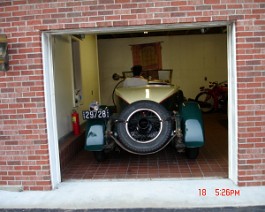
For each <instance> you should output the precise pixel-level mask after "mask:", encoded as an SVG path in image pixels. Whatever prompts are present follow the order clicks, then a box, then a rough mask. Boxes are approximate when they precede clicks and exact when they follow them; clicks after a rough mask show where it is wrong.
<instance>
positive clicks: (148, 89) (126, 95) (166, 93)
mask: <svg viewBox="0 0 265 212" xmlns="http://www.w3.org/2000/svg"><path fill="white" fill-rule="evenodd" d="M178 90H179V87H177V86H174V85H145V86H141V87H119V88H116V90H115V95H116V96H118V97H120V98H122V99H123V100H124V101H126V102H127V103H129V104H131V103H133V102H136V101H139V100H150V101H154V102H157V103H161V102H162V101H163V100H165V99H167V98H168V97H170V96H172V95H173V94H174V93H176V92H177V91H178Z"/></svg>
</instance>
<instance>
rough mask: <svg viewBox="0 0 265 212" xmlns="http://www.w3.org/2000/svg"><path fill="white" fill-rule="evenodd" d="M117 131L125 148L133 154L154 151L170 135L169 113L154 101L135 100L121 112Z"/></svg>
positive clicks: (162, 144) (163, 144)
mask: <svg viewBox="0 0 265 212" xmlns="http://www.w3.org/2000/svg"><path fill="white" fill-rule="evenodd" d="M117 133H118V136H119V140H120V142H121V143H122V145H123V146H124V147H125V149H126V150H128V151H130V152H133V153H135V154H151V153H155V152H157V151H159V150H160V149H162V148H163V147H165V145H166V144H167V143H168V140H169V137H170V136H171V133H172V120H171V115H170V113H169V111H167V110H166V109H165V108H164V107H163V106H162V105H160V104H158V103H156V102H152V101H147V100H142V101H137V102H134V103H132V104H130V105H128V106H127V107H126V108H124V110H123V111H122V112H121V114H120V116H119V122H118V124H117Z"/></svg>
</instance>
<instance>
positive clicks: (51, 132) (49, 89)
mask: <svg viewBox="0 0 265 212" xmlns="http://www.w3.org/2000/svg"><path fill="white" fill-rule="evenodd" d="M209 25H210V26H212V24H209ZM222 26H225V27H227V44H228V45H227V53H228V54H227V62H228V86H229V101H230V102H234V101H236V87H235V85H236V84H235V81H233V82H231V79H234V78H235V70H236V69H235V58H234V57H235V46H234V45H235V43H234V42H235V35H234V34H233V33H234V28H233V24H232V25H229V24H227V23H226V24H224V23H222ZM174 27H175V28H177V26H172V29H174ZM182 27H184V26H182ZM186 27H187V29H188V26H186ZM189 27H190V26H189ZM196 27H198V26H196ZM203 27H205V25H204V26H203ZM184 28H185V27H184ZM99 30H100V29H99ZM123 30H124V31H126V28H125V29H123ZM135 30H136V31H137V30H140V29H138V28H136V29H135ZM160 30H163V27H162V26H161V29H160ZM57 33H58V32H57ZM57 33H56V32H52V33H51V32H49V33H43V43H44V45H43V46H44V48H43V54H44V58H45V60H44V66H45V70H49V71H46V72H45V94H46V109H47V122H48V137H49V149H50V154H51V168H52V170H51V171H52V178H53V179H52V182H53V185H54V186H56V185H57V184H58V183H60V182H61V172H60V165H59V164H60V158H59V156H58V155H59V154H58V152H59V145H58V140H59V137H58V132H56V131H57V126H56V125H57V124H56V122H57V120H55V117H56V115H57V114H56V107H55V95H54V90H55V89H54V88H55V86H54V83H51V82H54V71H55V70H54V69H53V67H52V64H53V58H52V57H51V55H49V56H48V55H47V54H48V53H51V50H52V39H53V37H54V35H56V34H57ZM61 33H62V32H61ZM86 33H92V32H89V31H87V32H86ZM93 33H95V32H93ZM97 33H99V32H97ZM104 33H105V32H104ZM63 34H74V32H73V31H71V32H69V31H64V32H63ZM48 67H49V68H50V69H48ZM48 81H49V82H48ZM230 102H229V103H230ZM231 110H233V111H234V110H236V108H233V107H230V108H229V112H228V117H229V121H228V122H229V129H228V131H229V133H228V135H229V136H228V137H229V139H228V140H229V155H230V156H229V161H228V164H229V172H228V177H229V178H230V179H232V180H235V179H236V178H234V177H235V176H236V173H235V172H234V171H231V170H232V169H231V167H235V165H236V160H235V157H234V154H232V153H235V150H236V148H235V146H231V139H233V140H234V141H235V138H236V134H235V133H234V132H232V133H231V130H230V129H231V128H232V129H236V117H231V112H230V111H231ZM54 115H55V116H54Z"/></svg>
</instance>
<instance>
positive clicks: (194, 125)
mask: <svg viewBox="0 0 265 212" xmlns="http://www.w3.org/2000/svg"><path fill="white" fill-rule="evenodd" d="M179 114H180V116H181V126H182V132H183V142H184V144H185V146H186V147H187V148H196V147H201V146H203V145H204V126H203V119H202V113H201V110H200V108H199V105H198V104H197V103H196V102H184V103H183V104H182V105H181V106H180V110H179Z"/></svg>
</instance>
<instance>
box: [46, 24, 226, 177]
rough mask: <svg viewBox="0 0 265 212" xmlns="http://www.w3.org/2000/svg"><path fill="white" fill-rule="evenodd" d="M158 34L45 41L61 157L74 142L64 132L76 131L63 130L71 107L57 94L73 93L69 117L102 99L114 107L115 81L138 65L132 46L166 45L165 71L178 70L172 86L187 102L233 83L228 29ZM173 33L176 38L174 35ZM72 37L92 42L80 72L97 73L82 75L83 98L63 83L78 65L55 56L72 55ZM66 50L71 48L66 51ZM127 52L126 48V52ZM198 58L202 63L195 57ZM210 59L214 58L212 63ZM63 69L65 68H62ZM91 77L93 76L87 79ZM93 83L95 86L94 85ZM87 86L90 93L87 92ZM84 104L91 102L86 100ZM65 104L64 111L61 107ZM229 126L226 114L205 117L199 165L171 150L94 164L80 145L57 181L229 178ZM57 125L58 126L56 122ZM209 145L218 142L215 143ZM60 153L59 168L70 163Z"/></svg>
mask: <svg viewBox="0 0 265 212" xmlns="http://www.w3.org/2000/svg"><path fill="white" fill-rule="evenodd" d="M151 31H152V30H151ZM207 31H208V33H207ZM153 32H155V33H154V34H153V35H151V33H150V32H148V33H147V34H148V35H146V31H145V32H144V36H143V35H142V36H141V35H140V34H141V33H142V32H139V31H137V30H135V32H131V31H130V33H124V32H122V33H105V32H104V33H102V32H101V33H100V32H97V33H94V34H93V33H91V34H89V33H86V34H85V33H82V34H80V36H81V37H80V38H81V39H80V38H76V37H77V36H75V34H79V33H73V32H71V34H70V33H69V32H68V33H63V35H58V34H56V33H54V34H49V36H46V37H45V36H44V40H45V39H47V41H49V42H47V45H48V46H47V48H49V49H50V48H51V47H53V52H52V53H53V56H52V58H50V59H49V58H48V60H49V61H47V62H51V61H52V62H53V76H54V79H53V81H54V87H53V89H54V91H55V96H54V99H50V100H53V101H54V102H53V103H52V102H51V104H52V105H53V112H54V113H56V117H57V119H56V122H57V123H53V124H55V125H56V128H55V129H58V130H57V133H56V132H54V134H55V136H54V135H53V136H52V137H53V138H56V139H57V142H58V141H59V140H60V141H61V142H62V143H61V144H60V143H59V142H58V146H57V148H58V149H57V150H58V152H59V146H60V145H62V146H63V145H64V144H63V143H64V141H65V140H67V139H69V135H70V137H71V132H70V133H69V132H68V133H62V131H63V130H64V129H63V128H67V127H68V130H71V129H70V128H71V125H68V126H65V127H63V125H61V124H58V112H59V111H60V112H62V109H64V108H65V106H66V103H65V102H62V101H59V99H60V98H61V97H62V95H61V94H56V92H58V91H59V90H60V88H58V86H59V87H60V82H61V83H62V84H64V86H63V85H61V89H62V90H61V91H60V92H62V93H64V92H66V91H65V90H66V89H67V88H65V85H66V84H67V85H70V86H69V87H71V92H69V91H68V93H67V94H68V95H65V97H66V98H69V99H68V100H67V101H69V102H71V104H69V109H68V111H69V110H70V109H72V107H73V106H78V107H80V108H82V107H83V108H82V109H84V108H86V109H88V108H87V107H88V104H87V102H86V101H88V102H91V101H94V100H95V99H96V98H98V100H99V101H100V102H101V103H102V104H106V105H110V104H111V95H110V93H111V92H112V89H113V87H114V83H115V82H113V81H112V80H111V76H112V74H113V73H115V72H120V73H121V72H123V71H129V69H130V67H131V66H132V64H133V63H132V55H131V49H130V46H131V45H132V44H139V43H151V42H161V43H162V44H161V45H162V66H163V68H165V69H172V70H173V76H172V80H173V83H176V84H178V85H179V86H180V87H181V89H182V90H183V91H184V95H185V97H186V98H195V96H196V94H198V93H199V87H200V86H202V85H204V86H207V85H208V83H209V81H217V80H218V81H224V80H227V79H229V76H228V71H227V70H229V68H228V67H227V64H229V61H228V60H227V58H228V56H227V51H228V49H227V26H226V25H225V26H218V27H208V28H205V27H203V28H201V27H200V28H199V29H197V28H196V29H188V28H187V29H184V30H173V29H172V30H162V29H161V30H155V31H153ZM173 32H175V34H174V33H173ZM60 34H62V33H60ZM73 37H74V39H79V40H80V42H79V43H80V44H81V43H82V42H83V40H89V41H88V42H87V43H86V44H85V48H83V50H84V51H85V52H82V51H83V50H82V45H83V44H81V45H80V48H81V50H80V52H81V54H80V58H81V60H82V57H84V58H86V59H83V60H86V62H87V64H82V63H81V69H82V65H83V68H84V67H85V68H84V69H86V70H89V69H91V68H92V69H94V70H97V71H98V73H95V75H92V76H91V75H87V76H86V77H84V74H83V73H82V85H83V88H82V91H81V92H82V95H80V96H78V95H76V93H75V92H74V94H73V91H74V89H73V87H74V85H73V83H72V82H70V81H69V82H67V79H65V80H63V79H62V77H60V76H63V77H66V76H65V75H66V74H65V70H66V68H67V67H73V64H71V61H72V60H71V58H70V59H67V58H65V57H64V56H63V54H61V53H57V54H56V53H55V52H56V51H57V52H58V51H59V52H61V51H60V50H59V48H58V46H59V45H61V48H62V49H63V51H62V52H66V51H67V49H68V50H69V49H71V48H72V46H71V45H70V44H71V42H70V43H69V42H68V41H69V40H71V39H73ZM51 38H52V39H51ZM91 41H92V42H91ZM66 43H67V44H66ZM68 43H69V45H68ZM91 44H94V45H91ZM55 45H56V48H55ZM67 45H68V47H66V46H67ZM122 46H123V47H122ZM125 46H126V48H124V47H125ZM55 49H56V50H55ZM88 49H89V50H90V52H89V53H88V52H87V50H88ZM220 52H222V53H220ZM196 53H197V57H195V56H194V55H196ZM71 54H72V51H71ZM71 54H69V55H70V57H72V56H73V55H71ZM56 55H57V59H58V57H62V58H61V59H60V60H61V61H65V62H63V63H62V62H61V63H58V62H55V61H56V60H57V59H56ZM88 55H89V56H88ZM206 55H209V56H212V57H211V58H209V57H208V56H206ZM91 57H92V59H91ZM66 61H67V62H69V61H70V63H69V64H66V63H67V62H66ZM61 65H62V66H66V67H62V68H61V67H60V66H61ZM58 66H59V68H58ZM58 70H64V72H63V73H61V74H59V75H57V74H58V73H59V71H58ZM207 70H208V72H207ZM87 72H88V71H86V72H85V73H87ZM71 74H72V75H73V72H71ZM71 74H70V75H71ZM49 77H50V76H49ZM72 77H73V76H72ZM93 77H94V78H93ZM97 77H98V78H97ZM69 78H71V76H69ZM84 78H86V80H87V78H88V79H89V80H88V81H86V82H85V80H84ZM58 80H59V81H58ZM93 83H95V84H94V85H93ZM97 83H98V84H97ZM91 84H92V85H91ZM99 85H100V86H99ZM228 85H229V82H228ZM85 86H87V87H86V88H85V89H84V87H85ZM111 88H112V89H111ZM229 89H230V88H229ZM69 90H70V89H69ZM69 96H70V97H69ZM81 96H82V98H81ZM87 96H89V97H87ZM58 97H60V98H58ZM76 98H77V99H78V98H80V99H79V100H80V102H77V103H76ZM83 98H90V99H86V100H84V99H83ZM60 104H61V105H63V106H59V107H58V105H60ZM78 104H79V105H78ZM70 106H71V108H70ZM56 107H57V109H56ZM82 109H81V110H82ZM69 115H70V114H69ZM69 115H68V117H67V116H65V114H64V115H62V116H61V117H64V119H67V118H68V119H69V117H70V116H69ZM227 120H228V119H227V114H226V113H223V112H220V111H218V112H215V113H211V114H205V115H204V121H205V133H206V144H205V146H204V147H203V148H202V149H201V152H200V155H199V157H198V159H197V160H195V161H190V160H188V159H187V158H186V157H185V156H184V154H182V153H178V152H176V151H175V150H174V149H173V148H170V146H168V148H165V149H164V150H163V151H161V152H159V153H157V154H154V155H149V156H137V155H133V154H129V153H126V152H124V151H123V150H121V151H119V150H118V151H115V152H112V153H111V154H109V157H108V159H107V161H105V162H103V163H100V164H99V163H98V162H96V161H95V160H94V158H93V156H92V154H91V153H90V152H87V151H84V150H83V147H82V145H80V146H79V147H70V148H68V150H66V151H73V149H74V148H79V150H78V152H79V153H78V155H75V156H74V157H73V158H74V159H73V160H71V162H70V163H68V164H65V166H64V167H63V168H62V167H61V170H60V169H59V170H58V168H57V177H58V178H57V179H59V181H61V179H62V180H68V179H118V178H119V179H135V178H171V177H172V178H183V177H218V178H224V177H228V175H229V174H228V163H229V161H228V124H227V123H228V121H227ZM53 121H55V120H54V119H53ZM68 121H69V120H68ZM68 123H69V122H68ZM70 123H71V122H70ZM60 128H61V133H60ZM66 131H67V130H66ZM83 135H84V134H83ZM78 138H79V139H80V140H81V141H82V140H83V139H84V138H83V137H82V136H79V137H78ZM216 138H218V139H220V140H218V139H216ZM71 139H72V138H71ZM210 140H213V141H216V142H210ZM221 140H222V141H221ZM54 142H55V140H54ZM80 143H81V142H80ZM51 146H53V145H51ZM55 146H56V145H55ZM52 148H53V151H54V152H56V148H54V146H53V147H52ZM58 152H57V156H55V157H54V161H57V164H58V162H59V161H62V157H67V156H61V158H59V155H58ZM52 160H53V159H52V158H51V161H52ZM61 165H62V163H61ZM54 167H55V166H54ZM58 171H60V173H58ZM61 177H62V178H61Z"/></svg>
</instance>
